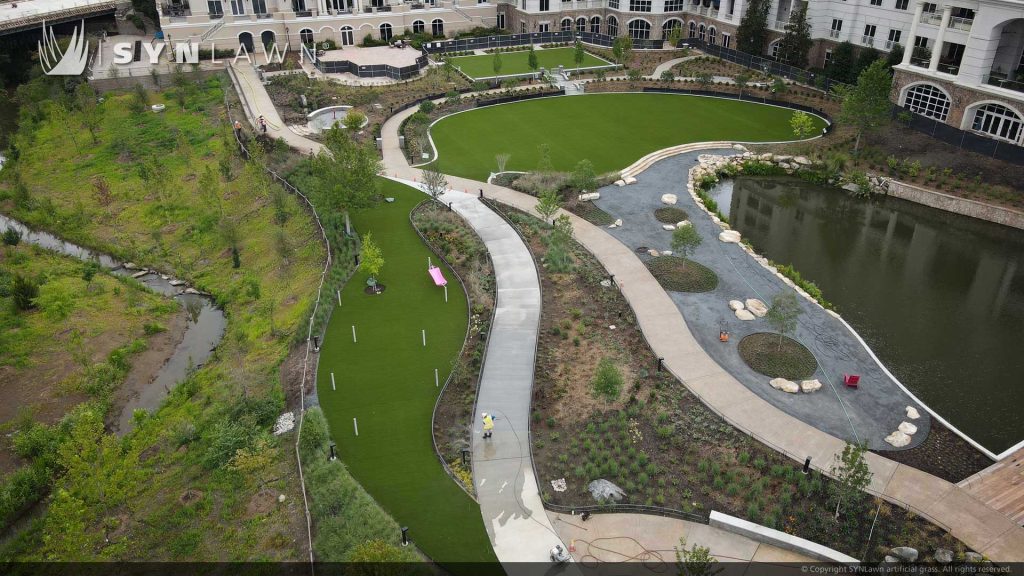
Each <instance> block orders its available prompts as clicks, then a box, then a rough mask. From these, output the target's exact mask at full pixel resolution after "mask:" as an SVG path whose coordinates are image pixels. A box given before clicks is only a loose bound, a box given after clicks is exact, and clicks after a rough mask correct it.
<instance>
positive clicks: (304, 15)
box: [295, 10, 313, 18]
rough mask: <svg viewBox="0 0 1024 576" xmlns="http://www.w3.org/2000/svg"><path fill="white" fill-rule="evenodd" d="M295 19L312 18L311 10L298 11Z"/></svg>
mask: <svg viewBox="0 0 1024 576" xmlns="http://www.w3.org/2000/svg"><path fill="white" fill-rule="evenodd" d="M295 17H296V18H312V17H313V11H312V10H300V11H297V12H295Z"/></svg>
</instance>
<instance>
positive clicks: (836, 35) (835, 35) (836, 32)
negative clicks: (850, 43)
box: [828, 30, 843, 38]
mask: <svg viewBox="0 0 1024 576" xmlns="http://www.w3.org/2000/svg"><path fill="white" fill-rule="evenodd" d="M842 33H843V31H842V30H829V31H828V37H829V38H839V36H840V35H842Z"/></svg>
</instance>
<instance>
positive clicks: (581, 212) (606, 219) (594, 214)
mask: <svg viewBox="0 0 1024 576" xmlns="http://www.w3.org/2000/svg"><path fill="white" fill-rule="evenodd" d="M565 209H566V210H568V211H569V212H572V213H573V214H575V215H577V216H579V217H580V218H583V219H584V220H586V221H587V222H590V223H591V224H593V225H595V226H607V225H609V224H611V223H613V222H615V217H614V216H612V215H611V214H609V213H607V212H605V211H604V210H601V209H600V208H598V207H597V206H596V205H595V204H594V203H593V202H580V201H578V200H577V201H570V202H569V203H568V204H566V206H565Z"/></svg>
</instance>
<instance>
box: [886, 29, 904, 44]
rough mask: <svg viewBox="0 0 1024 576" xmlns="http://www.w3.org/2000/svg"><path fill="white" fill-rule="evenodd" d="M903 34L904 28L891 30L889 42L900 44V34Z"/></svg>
mask: <svg viewBox="0 0 1024 576" xmlns="http://www.w3.org/2000/svg"><path fill="white" fill-rule="evenodd" d="M902 35H903V31H902V30H889V42H892V43H893V44H899V43H900V36H902Z"/></svg>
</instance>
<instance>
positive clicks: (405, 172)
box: [242, 83, 1024, 562]
mask: <svg viewBox="0 0 1024 576" xmlns="http://www.w3.org/2000/svg"><path fill="white" fill-rule="evenodd" d="M242 91H243V92H244V97H245V98H244V99H247V100H254V101H255V102H257V104H258V105H259V103H260V102H263V101H265V102H266V105H267V106H269V109H268V108H260V109H261V110H262V111H261V112H260V113H262V114H265V115H267V112H268V111H269V110H271V109H273V104H272V103H270V98H269V97H268V96H267V94H266V90H264V89H263V86H262V84H259V83H250V84H249V85H248V86H246V87H244V89H243V90H242ZM415 112H416V109H415V108H410V109H408V110H404V111H402V112H400V113H398V114H396V115H394V116H392V117H391V118H390V119H388V121H387V122H385V123H384V126H383V127H382V130H381V133H382V137H383V155H384V169H385V171H386V172H387V174H386V175H387V176H389V177H393V178H398V179H404V180H417V179H419V178H420V177H421V172H420V170H418V169H416V168H412V167H410V166H409V164H408V162H407V160H406V158H405V156H404V154H403V152H402V150H401V148H400V147H399V145H398V126H399V125H400V124H401V122H402V121H403V120H404V119H405V118H407V117H408V116H411V115H412V114H413V113H415ZM276 115H277V114H276V111H275V112H274V116H276ZM267 116H268V117H271V116H269V115H267ZM279 125H280V124H279ZM284 132H285V134H280V137H282V139H284V140H285V141H286V142H288V143H289V144H291V145H292V146H293V147H295V148H298V149H300V150H304V149H308V148H310V147H311V146H310V144H316V143H315V142H312V141H311V140H308V139H306V138H302V137H299V136H298V135H295V134H294V133H291V132H290V131H287V130H285V131H284ZM293 136H294V138H293ZM296 139H297V140H296ZM293 140H296V141H295V142H293ZM721 145H722V143H721V142H719V143H714V144H710V145H700V144H697V145H693V146H692V147H685V148H686V149H688V150H697V149H702V148H715V147H720V146H721ZM448 183H449V186H450V187H451V188H453V189H454V190H462V191H465V192H466V193H469V194H472V193H473V192H474V191H476V190H481V191H483V192H484V193H485V194H486V195H487V196H488V197H489V198H494V199H496V200H499V201H501V202H503V203H505V204H508V205H510V206H513V207H516V208H518V209H520V210H524V211H528V212H531V213H534V214H536V212H535V210H534V207H535V206H536V204H537V199H536V198H535V197H533V196H529V195H526V194H522V193H520V192H516V191H514V190H511V189H508V188H504V187H501V186H497V185H494V184H485V183H482V182H477V181H474V180H469V179H466V178H458V177H452V176H449V177H448ZM682 193H685V190H683V191H682ZM562 213H565V212H564V211H562ZM565 214H567V215H568V216H569V218H570V221H571V222H572V224H573V233H574V236H575V238H576V240H577V241H578V242H580V244H582V245H583V246H585V247H586V248H587V249H588V250H589V251H590V252H591V253H593V254H594V255H595V257H597V259H598V261H599V262H600V263H601V265H602V266H604V268H605V269H606V270H607V271H608V272H609V273H610V274H614V275H615V277H616V278H617V279H619V280H618V282H617V284H618V287H619V289H620V290H621V291H622V294H623V296H625V298H626V300H627V301H628V302H629V304H630V306H631V307H632V308H633V311H634V313H635V314H636V318H637V323H638V325H639V326H640V329H641V330H642V331H643V333H644V336H645V337H646V338H647V340H648V342H650V344H651V348H652V349H653V351H654V353H655V354H657V355H658V356H661V357H663V358H665V366H666V367H667V368H668V369H669V371H670V372H672V374H673V375H674V376H675V377H676V378H678V379H679V380H680V381H681V382H683V383H684V384H685V385H686V386H687V388H689V389H690V390H691V391H692V392H693V393H694V394H696V395H697V396H698V397H700V398H701V400H702V401H703V402H704V403H705V404H706V405H707V406H708V407H710V408H711V409H712V410H714V411H715V412H717V413H718V414H720V415H721V416H722V417H723V418H725V420H726V421H728V422H729V423H730V424H732V425H733V426H736V427H737V428H739V429H740V430H742V431H744V432H745V433H747V434H748V435H750V436H752V437H754V438H756V439H757V440H759V441H761V442H763V443H764V444H767V445H768V446H771V447H772V448H773V449H775V450H777V451H779V452H781V453H783V454H785V455H787V456H789V457H791V458H793V459H795V460H798V461H803V459H804V457H806V456H811V457H813V464H814V467H815V468H817V469H819V470H821V471H822V472H825V473H827V472H828V467H829V465H830V463H831V462H832V460H833V457H834V456H835V455H837V454H839V453H841V452H842V450H843V447H844V445H845V444H844V442H843V441H841V440H839V439H838V438H835V437H834V436H830V435H828V434H826V433H824V432H821V431H820V430H817V429H816V428H814V427H812V426H810V425H808V424H805V423H803V422H801V421H799V420H797V419H796V418H793V417H791V416H789V415H787V414H786V413H784V412H782V411H781V410H779V409H778V408H775V407H774V406H772V405H770V404H768V403H767V402H765V401H764V400H763V399H761V398H759V397H758V396H756V395H755V394H754V393H753V392H751V391H750V390H748V389H747V388H746V387H745V386H744V385H743V384H741V383H740V382H738V381H736V379H735V378H733V377H732V376H731V375H729V374H728V372H726V371H725V370H724V369H722V368H721V367H720V366H718V365H717V364H716V363H715V362H714V361H713V360H712V359H711V358H710V357H709V356H708V355H707V354H706V353H705V352H704V350H703V349H702V348H701V347H700V345H699V344H698V343H697V341H696V340H695V339H694V337H693V335H692V334H691V333H690V330H689V328H688V327H687V325H686V322H685V321H684V320H683V317H682V314H680V312H679V310H678V308H676V306H675V303H674V302H673V301H672V299H671V298H670V297H669V296H668V294H667V293H666V292H665V290H663V289H662V288H661V285H659V284H658V282H657V281H656V280H655V279H654V277H653V276H651V274H650V272H649V271H648V270H647V267H646V266H645V265H644V264H643V262H641V261H640V259H639V258H637V256H636V254H634V253H633V252H632V251H631V250H629V249H628V248H626V247H625V246H623V245H622V244H621V243H620V242H619V241H618V240H616V239H615V238H613V237H612V236H610V235H609V234H608V233H606V232H605V231H604V230H603V229H601V228H598V227H596V226H594V225H593V224H590V223H589V222H587V221H585V220H583V219H582V218H579V217H577V216H575V215H574V214H568V213H565ZM524 249H525V247H524ZM531 266H532V262H531ZM623 279H625V280H623ZM523 360H525V359H523ZM532 365H533V361H532V357H531V359H530V368H529V369H530V370H531V372H532V369H533V368H532ZM489 398H494V399H495V400H494V401H504V400H502V398H501V394H500V393H499V394H495V395H494V396H490V397H489ZM507 400H508V401H509V402H511V403H513V404H515V403H525V404H526V405H527V406H528V405H529V401H530V398H529V388H527V390H526V392H525V397H524V398H522V399H518V400H514V401H513V400H511V399H507ZM488 401H491V400H488ZM492 410H493V408H492ZM511 422H512V421H511V420H509V419H506V421H505V423H504V424H505V425H510V423H511ZM500 424H501V415H500V414H499V421H498V423H497V425H500ZM499 430H500V429H499ZM506 430H507V431H508V430H511V428H508V429H506ZM516 430H517V433H518V430H519V429H518V428H516ZM520 438H521V437H520ZM474 440H477V439H476V438H475V439H474ZM475 450H476V446H474V451H475ZM526 453H527V455H528V454H529V447H528V446H527V447H526ZM521 454H522V452H520V456H519V457H522V456H521ZM485 457H486V452H485ZM519 457H517V459H518V458H519ZM528 459H529V456H527V457H525V458H524V459H523V460H521V461H520V462H521V466H525V463H526V461H527V460H528ZM867 461H868V465H869V466H870V467H871V470H872V472H873V473H874V477H873V479H872V482H871V486H870V487H869V490H870V491H871V492H872V493H874V494H877V495H879V496H881V497H883V498H885V499H886V500H889V501H891V502H893V503H895V504H897V505H900V506H903V507H905V508H908V509H911V510H913V511H914V512H917V513H918V514H920V515H922V516H925V517H926V518H928V519H930V520H932V521H933V522H935V523H936V524H938V525H939V526H941V527H943V528H945V529H946V530H948V531H949V532H950V533H951V534H953V536H955V537H956V538H958V539H960V540H961V541H963V542H964V543H965V544H967V545H968V546H969V547H971V548H973V549H974V550H976V551H978V552H981V553H982V554H985V555H986V556H987V557H989V558H992V559H995V560H998V561H1003V562H1008V561H1018V562H1020V561H1024V529H1022V528H1021V527H1019V526H1017V525H1016V524H1015V523H1014V522H1013V521H1012V520H1011V519H1010V518H1008V517H1007V516H1006V515H1004V514H1002V513H1001V512H999V511H997V510H995V509H993V508H991V507H990V506H988V505H986V504H985V503H983V502H981V501H980V500H978V499H977V498H975V497H974V496H972V495H971V494H970V493H968V492H967V491H966V490H964V489H962V488H960V487H958V486H956V485H954V484H951V483H949V482H946V481H945V480H942V479H940V478H936V477H935V476H932V475H930V474H927V473H925V472H921V471H920V470H917V469H915V468H911V467H909V466H904V465H902V464H898V463H896V462H893V461H892V460H889V459H887V458H884V457H882V456H878V455H877V454H873V453H869V454H867ZM527 478H528V479H529V480H530V481H532V482H533V484H534V491H535V492H534V494H536V487H535V483H536V481H535V479H533V477H532V470H531V474H530V476H529V477H525V476H524V477H523V481H522V483H520V482H519V481H518V480H517V482H516V484H513V486H520V487H522V488H523V489H525V488H526V484H527ZM486 484H487V483H485V484H484V485H485V486H486ZM492 486H493V484H492ZM498 489H500V486H499V488H498ZM505 489H506V490H507V486H506V488H505ZM504 492H505V491H504V490H502V491H501V492H497V493H496V494H497V496H496V497H495V496H489V497H488V498H489V499H490V498H495V500H494V501H495V502H499V503H500V502H501V499H502V495H503V494H504ZM538 501H539V496H538ZM518 502H520V501H519V500H517V503H518ZM483 509H484V503H483V499H481V510H483ZM504 512H505V513H504V514H502V518H508V517H509V516H511V515H513V514H516V511H515V510H505V511H504ZM492 518H493V517H492ZM531 518H533V519H537V520H540V518H539V515H538V514H532V516H531ZM485 521H486V523H487V524H488V530H489V531H490V530H492V528H493V524H492V522H491V520H490V519H487V516H486V514H485ZM530 521H532V520H530ZM499 524H500V523H499ZM504 526H507V527H508V528H509V530H512V529H515V530H522V533H523V534H524V535H527V534H538V533H541V532H542V531H541V530H540V529H534V528H532V527H530V526H529V525H528V524H526V523H525V522H519V521H516V522H506V523H505V524H504ZM548 527H550V524H549V526H548ZM551 534H552V535H553V531H552V532H551ZM512 537H513V534H512V533H511V532H509V533H508V534H502V535H501V538H502V540H501V541H499V538H498V537H496V536H492V542H494V544H495V551H496V552H497V551H498V548H499V547H501V548H502V553H500V554H498V558H499V559H500V560H502V561H503V562H504V561H506V558H507V556H506V555H505V552H506V551H507V549H508V545H507V544H511V542H512ZM505 538H507V539H505ZM545 546H547V543H546V542H545V543H540V542H538V543H537V544H533V543H532V542H531V543H530V549H531V552H529V553H528V552H526V551H524V550H517V551H516V554H517V558H516V559H526V558H522V557H520V556H519V554H524V555H526V556H528V557H529V558H534V557H535V556H536V555H537V554H538V553H539V551H541V550H543V549H544V547H545ZM547 548H550V546H547ZM533 550H536V551H533ZM544 553H545V554H546V550H544Z"/></svg>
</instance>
